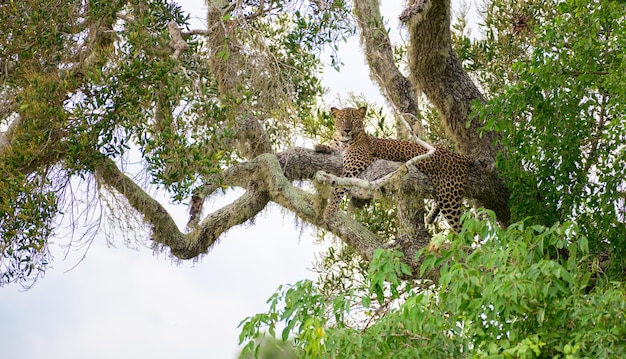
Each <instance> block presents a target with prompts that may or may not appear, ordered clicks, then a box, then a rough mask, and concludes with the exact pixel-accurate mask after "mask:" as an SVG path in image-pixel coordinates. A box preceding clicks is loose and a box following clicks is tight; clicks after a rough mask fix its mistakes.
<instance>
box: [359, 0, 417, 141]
mask: <svg viewBox="0 0 626 359" xmlns="http://www.w3.org/2000/svg"><path fill="white" fill-rule="evenodd" d="M353 4H354V15H355V17H356V19H357V24H358V26H359V30H360V38H361V44H362V45H363V48H364V51H365V57H366V59H367V63H368V65H369V67H370V70H371V73H372V78H373V80H374V81H375V82H376V83H377V84H378V86H379V87H380V89H381V91H382V93H383V94H384V96H385V98H386V100H387V102H388V103H389V105H390V106H391V107H392V108H393V109H394V111H395V112H396V116H398V117H399V118H402V119H403V120H404V121H405V122H406V123H408V124H409V125H410V126H409V129H410V130H412V131H413V133H417V134H418V135H419V136H421V137H423V138H426V137H427V136H426V135H427V134H426V130H425V129H424V126H423V125H422V123H421V121H420V120H419V106H418V102H417V90H416V88H415V86H414V85H413V84H412V83H411V82H410V81H409V79H408V78H406V77H405V76H404V75H403V74H402V73H401V72H400V70H399V69H398V66H397V65H396V63H395V60H394V57H393V48H392V46H391V41H390V40H389V36H388V35H387V31H386V29H385V26H384V24H383V19H382V16H381V14H380V4H379V2H378V1H354V2H353ZM399 125H400V126H398V127H399V128H401V129H402V128H404V123H400V124H399Z"/></svg>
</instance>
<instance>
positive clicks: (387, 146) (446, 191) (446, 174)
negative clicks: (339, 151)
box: [324, 106, 474, 233]
mask: <svg viewBox="0 0 626 359" xmlns="http://www.w3.org/2000/svg"><path fill="white" fill-rule="evenodd" d="M330 111H331V114H332V117H333V120H334V124H335V135H334V138H333V139H334V141H335V142H339V143H340V146H342V147H343V150H344V156H343V172H342V175H341V176H342V177H357V176H358V175H359V174H361V172H363V171H364V170H365V169H366V168H367V167H368V166H369V165H370V164H371V163H372V162H374V160H376V159H383V160H388V161H396V162H406V161H408V160H410V159H412V158H414V157H416V156H419V155H423V154H425V153H427V152H428V149H427V148H426V147H424V146H422V145H420V144H417V143H414V142H410V141H407V140H397V139H386V138H378V137H373V136H370V135H368V134H367V133H366V132H365V125H364V119H365V115H366V113H367V107H366V106H362V107H359V108H353V107H346V108H343V109H337V108H335V107H332V108H331V109H330ZM325 150H328V148H325ZM472 163H474V160H473V158H472V157H470V156H467V155H464V154H461V153H457V152H453V151H450V150H448V149H446V148H443V147H439V146H435V152H434V154H433V155H432V156H430V157H427V158H425V159H423V160H421V161H417V162H416V163H415V167H416V168H417V169H418V170H419V171H421V172H423V173H424V174H426V175H427V176H428V178H429V179H430V181H431V183H432V185H433V189H434V196H433V197H434V201H435V207H434V208H433V211H432V212H431V214H429V216H428V218H427V219H426V222H427V223H428V221H429V220H430V221H433V220H434V217H433V216H436V215H437V214H438V213H441V214H442V215H443V216H444V218H445V219H446V222H448V225H449V227H450V229H451V230H452V231H454V232H456V233H458V232H459V231H460V230H461V224H460V217H461V214H462V210H461V204H462V200H463V195H464V193H465V186H466V184H467V181H468V173H469V168H470V165H471V164H472ZM346 192H347V189H346V188H342V187H335V188H334V190H333V194H332V197H331V198H330V200H329V202H328V205H327V207H326V210H325V212H324V216H325V217H329V216H331V215H332V214H334V213H335V212H336V211H337V210H338V208H339V203H340V202H341V200H342V199H343V196H344V195H345V193H346Z"/></svg>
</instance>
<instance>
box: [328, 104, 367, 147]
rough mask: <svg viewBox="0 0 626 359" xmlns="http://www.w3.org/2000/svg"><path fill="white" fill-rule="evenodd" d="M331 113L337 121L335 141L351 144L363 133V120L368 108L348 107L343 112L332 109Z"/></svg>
mask: <svg viewBox="0 0 626 359" xmlns="http://www.w3.org/2000/svg"><path fill="white" fill-rule="evenodd" d="M330 112H331V113H332V115H333V118H334V119H335V139H337V140H339V141H341V142H344V143H345V142H350V141H351V140H352V139H354V138H355V137H356V136H357V135H358V134H360V133H362V132H363V128H364V125H363V119H364V118H365V113H366V112H367V107H365V106H363V107H359V108H353V107H346V108H342V109H341V110H339V109H337V108H335V107H332V108H331V109H330Z"/></svg>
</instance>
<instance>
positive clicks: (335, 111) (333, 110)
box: [330, 107, 341, 117]
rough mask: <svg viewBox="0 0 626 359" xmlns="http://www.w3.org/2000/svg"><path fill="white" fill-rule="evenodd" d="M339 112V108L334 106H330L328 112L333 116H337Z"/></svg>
mask: <svg viewBox="0 0 626 359" xmlns="http://www.w3.org/2000/svg"><path fill="white" fill-rule="evenodd" d="M340 112H341V110H340V109H338V108H336V107H331V108H330V113H331V114H332V115H333V117H337V116H339V113H340Z"/></svg>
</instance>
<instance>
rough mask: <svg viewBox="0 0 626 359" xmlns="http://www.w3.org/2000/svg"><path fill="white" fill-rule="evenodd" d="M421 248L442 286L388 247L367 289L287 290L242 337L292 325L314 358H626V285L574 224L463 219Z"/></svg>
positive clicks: (304, 351)
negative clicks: (439, 242) (431, 248)
mask: <svg viewBox="0 0 626 359" xmlns="http://www.w3.org/2000/svg"><path fill="white" fill-rule="evenodd" d="M546 253H552V254H553V255H552V256H551V257H549V256H546ZM422 255H424V256H425V260H424V262H423V266H422V270H423V271H424V270H428V269H431V268H435V267H438V268H441V270H440V271H441V277H440V280H439V282H438V283H436V284H435V285H433V286H430V287H428V286H424V283H413V286H411V285H410V283H407V282H405V281H403V280H401V279H400V278H403V277H404V276H405V275H406V274H407V273H408V268H407V267H406V266H404V265H403V263H402V262H400V261H399V260H398V259H399V258H398V255H397V254H394V253H393V252H385V251H382V250H381V251H379V252H378V254H377V256H376V259H375V260H373V261H372V263H371V265H370V270H369V274H368V276H367V279H366V281H365V282H364V283H363V284H362V285H359V286H355V287H353V288H350V289H348V290H345V291H342V292H337V293H335V295H334V296H328V295H323V294H321V292H320V291H319V288H318V287H317V286H316V285H315V284H314V283H312V282H310V281H305V282H300V283H297V284H296V285H294V286H292V287H290V288H288V289H284V288H283V289H281V290H279V292H278V293H277V294H275V295H274V296H272V298H270V303H271V305H270V310H269V311H268V313H264V314H258V315H256V316H254V317H251V318H247V319H246V320H245V321H244V322H243V323H242V334H241V337H240V340H241V341H242V342H245V341H246V340H248V339H250V338H254V337H255V336H256V335H258V334H259V333H260V331H261V329H262V328H264V327H265V326H267V328H269V333H270V334H272V333H273V331H274V330H275V328H276V326H277V324H278V323H279V322H283V323H284V324H285V329H284V330H283V334H282V336H283V337H286V336H288V335H289V333H292V334H293V335H294V340H295V344H296V345H297V347H298V349H299V350H300V354H301V355H302V356H303V357H306V358H326V357H328V358H335V357H338V356H341V357H342V358H362V357H398V358H415V357H444V358H448V357H450V358H452V357H453V358H464V357H478V358H482V357H501V358H534V357H551V358H552V357H563V358H565V357H567V358H577V357H593V358H599V357H604V358H606V357H621V356H623V355H626V343H624V342H623V340H622V339H623V338H624V336H625V335H626V327H624V325H623V322H624V320H625V319H626V318H625V317H624V315H625V313H626V288H625V287H624V286H623V284H621V283H617V282H610V281H608V280H606V277H604V276H603V275H602V273H600V272H598V268H599V267H598V262H597V260H594V259H592V258H593V257H591V256H589V251H588V240H587V238H586V236H584V235H583V234H581V233H580V230H579V228H578V227H577V226H576V225H575V224H573V223H564V224H563V225H559V224H557V225H554V226H552V227H543V226H539V225H528V224H526V223H525V222H518V223H515V224H513V225H511V226H510V227H509V228H508V229H506V230H503V229H501V228H500V227H498V226H497V225H496V224H495V223H494V222H493V221H486V220H485V219H484V218H480V219H477V218H466V220H465V223H464V229H463V231H462V233H461V234H460V235H459V236H458V237H456V238H455V239H454V241H453V242H452V243H450V245H449V247H448V248H446V249H444V250H441V251H440V253H439V254H435V253H423V254H422ZM419 287H422V288H426V289H422V290H418V289H417V288H419ZM279 299H280V300H284V303H285V304H284V306H282V307H281V306H279V302H280V301H279ZM355 308H361V309H362V310H358V311H357V310H355ZM381 313H384V315H382V316H381ZM250 343H251V344H250ZM250 343H249V344H248V346H247V348H248V349H249V350H252V349H253V347H254V344H253V343H254V342H250Z"/></svg>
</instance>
